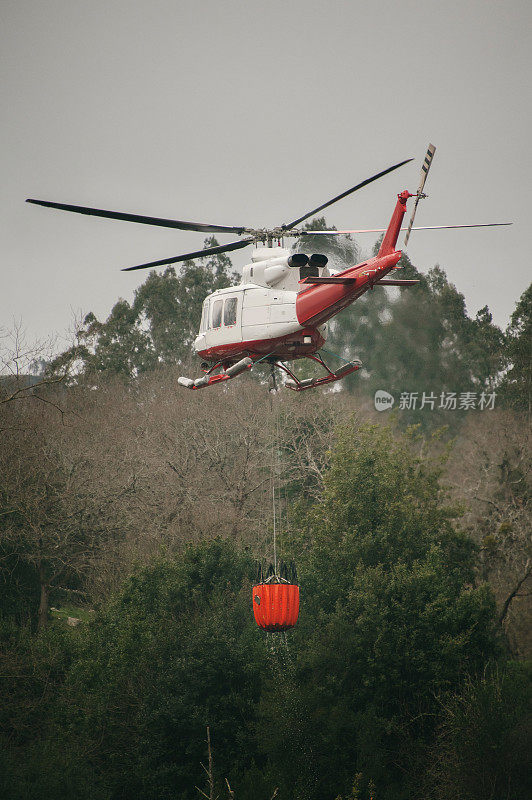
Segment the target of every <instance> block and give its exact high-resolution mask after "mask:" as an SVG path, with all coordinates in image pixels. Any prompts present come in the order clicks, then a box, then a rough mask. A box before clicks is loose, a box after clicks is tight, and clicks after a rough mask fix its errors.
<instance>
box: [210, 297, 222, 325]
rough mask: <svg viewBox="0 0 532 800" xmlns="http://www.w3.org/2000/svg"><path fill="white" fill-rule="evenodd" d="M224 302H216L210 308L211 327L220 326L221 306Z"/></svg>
mask: <svg viewBox="0 0 532 800" xmlns="http://www.w3.org/2000/svg"><path fill="white" fill-rule="evenodd" d="M223 303H224V301H223V300H217V301H216V302H215V304H214V305H213V307H212V327H213V328H219V327H220V325H221V324H222V306H223Z"/></svg>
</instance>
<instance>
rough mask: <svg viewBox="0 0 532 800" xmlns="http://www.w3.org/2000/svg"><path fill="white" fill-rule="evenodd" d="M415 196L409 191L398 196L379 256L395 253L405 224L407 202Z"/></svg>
mask: <svg viewBox="0 0 532 800" xmlns="http://www.w3.org/2000/svg"><path fill="white" fill-rule="evenodd" d="M413 196H414V195H412V194H410V192H409V191H407V189H405V190H404V192H401V194H398V195H397V203H396V206H395V210H394V212H393V214H392V218H391V220H390V224H389V225H388V228H387V229H386V233H385V234H384V239H383V240H382V244H381V246H380V249H379V252H378V253H377V256H389V255H390V254H391V253H395V247H396V245H397V238H398V236H399V231H400V230H401V225H402V223H403V217H404V215H405V212H406V201H407V200H408V198H409V197H413Z"/></svg>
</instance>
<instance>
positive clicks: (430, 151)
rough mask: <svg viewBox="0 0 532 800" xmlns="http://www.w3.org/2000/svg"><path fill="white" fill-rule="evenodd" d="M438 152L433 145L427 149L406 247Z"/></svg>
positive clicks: (406, 237) (407, 232) (405, 243)
mask: <svg viewBox="0 0 532 800" xmlns="http://www.w3.org/2000/svg"><path fill="white" fill-rule="evenodd" d="M435 152H436V148H435V147H434V145H433V144H429V146H428V148H427V152H426V153H425V160H424V161H423V164H422V165H421V181H420V183H419V187H418V190H417V196H416V202H415V203H414V208H413V210H412V216H411V217H410V222H409V223H408V229H407V231H406V236H405V242H404V245H403V246H404V247H406V246H407V244H408V240H409V238H410V231H411V230H412V225H413V224H414V217H415V216H416V211H417V206H418V203H419V201H420V200H421V197H422V196H423V187H424V186H425V181H426V180H427V175H428V174H429V169H430V165H431V164H432V159H433V158H434V153H435Z"/></svg>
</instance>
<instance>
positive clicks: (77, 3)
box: [0, 0, 532, 338]
mask: <svg viewBox="0 0 532 800" xmlns="http://www.w3.org/2000/svg"><path fill="white" fill-rule="evenodd" d="M0 9H1V12H0V13H1V19H0V54H1V60H2V109H3V123H2V126H1V131H0V136H1V148H0V153H1V156H0V157H1V159H2V169H1V173H0V174H1V215H0V219H1V225H2V264H1V271H2V288H1V290H0V326H5V327H11V326H12V323H13V319H15V320H20V319H22V322H23V324H24V326H25V327H26V329H27V331H28V334H29V336H30V337H41V338H42V337H46V336H48V335H50V334H52V333H57V334H60V335H62V334H64V333H65V331H66V330H67V329H68V328H69V326H70V325H71V323H72V318H73V315H76V316H79V315H80V314H84V313H87V312H88V311H94V312H95V313H96V315H97V316H99V317H100V318H103V319H105V317H106V316H107V315H108V313H109V312H110V310H111V308H112V306H113V304H114V303H115V302H116V300H117V299H118V298H119V297H125V298H127V299H128V300H131V299H132V297H133V292H134V290H135V288H136V287H137V286H138V285H139V284H140V283H142V282H143V281H144V280H145V278H146V277H147V274H146V273H143V272H136V273H135V272H134V273H123V272H120V268H121V267H125V266H130V265H132V264H138V263H141V262H143V261H150V260H154V259H157V258H164V257H169V256H172V255H177V254H179V253H183V252H187V251H189V250H195V249H199V248H201V246H202V244H203V237H202V235H201V234H199V233H186V232H181V231H174V230H165V229H163V228H152V227H147V226H144V225H134V224H131V223H126V222H118V221H111V220H102V219H97V218H90V217H84V216H78V215H75V214H67V213H65V212H61V211H52V210H49V209H44V208H40V207H37V206H31V205H28V204H25V203H24V200H25V198H26V197H36V198H41V199H48V200H53V201H57V202H64V203H73V204H79V205H88V206H97V207H100V208H106V209H111V210H117V211H129V212H133V213H140V214H150V215H154V216H162V217H174V218H177V219H185V220H186V219H188V220H194V221H208V222H213V223H218V224H228V225H248V226H263V225H276V224H280V223H282V222H285V221H288V220H290V219H294V218H295V217H297V216H299V215H301V214H303V213H304V212H305V211H307V210H309V209H310V208H313V207H315V206H317V205H319V204H320V203H322V202H325V201H326V200H328V199H329V198H330V197H332V196H334V195H336V194H338V193H340V192H341V191H343V190H344V189H346V188H348V187H349V186H351V185H353V184H355V183H357V182H359V181H360V180H363V179H364V178H366V177H368V176H369V175H372V174H374V173H375V172H378V171H380V170H381V169H384V168H386V167H387V166H389V165H391V164H393V163H395V162H397V161H400V160H402V159H405V158H409V157H412V156H413V157H415V158H416V161H415V162H412V164H409V165H407V166H406V167H403V168H402V169H400V170H398V171H397V172H395V173H393V174H391V175H389V176H386V177H385V178H383V179H382V180H381V181H379V182H377V183H375V184H373V185H372V186H370V187H368V188H366V189H364V190H362V191H360V192H358V193H357V194H355V195H353V196H351V197H349V198H347V199H346V200H343V201H341V202H340V203H338V204H337V205H336V206H333V207H332V208H331V209H329V210H328V212H327V220H328V222H329V224H335V225H336V226H337V227H342V228H366V227H382V226H385V225H386V224H387V223H388V220H389V217H390V214H391V211H392V209H393V206H394V202H395V195H396V194H397V192H398V191H400V190H402V189H403V188H405V187H408V188H409V189H410V190H412V191H414V190H415V189H416V187H417V184H418V180H419V169H420V162H421V159H422V157H423V155H424V153H425V150H426V147H427V144H428V142H429V141H432V142H433V143H434V144H435V145H436V146H437V152H436V156H435V159H434V162H433V165H432V170H431V174H430V176H429V180H428V183H427V187H426V191H427V192H428V194H429V195H430V197H429V199H428V200H426V201H425V202H424V203H423V204H422V205H421V206H420V210H419V212H418V216H417V219H416V224H419V225H432V224H435V225H438V224H439V225H443V224H466V223H473V222H496V221H501V222H505V221H513V222H514V225H513V227H511V228H494V229H491V230H490V229H487V230H483V229H479V230H463V231H452V230H451V231H441V232H440V231H424V232H419V233H414V234H413V235H412V238H411V240H410V242H409V248H408V253H409V255H410V257H411V259H412V261H413V262H414V264H415V265H416V266H417V267H418V268H419V269H421V270H422V271H426V270H428V269H430V267H431V266H433V265H434V264H436V263H439V264H440V265H441V266H442V267H443V268H444V269H445V270H446V272H447V274H448V276H449V278H450V280H451V281H452V282H453V283H455V285H456V286H457V288H458V289H459V290H460V291H461V292H463V293H464V295H465V297H466V301H467V307H468V310H469V313H470V314H475V313H476V311H477V310H478V309H479V308H481V307H482V306H484V305H486V304H487V305H488V306H489V307H490V309H491V311H492V312H493V315H494V318H495V321H496V322H497V323H498V324H499V325H501V326H506V324H507V322H508V319H509V316H510V314H511V313H512V311H513V309H514V307H515V303H516V301H517V299H518V298H519V296H520V294H521V293H522V292H523V291H524V289H525V288H526V287H527V285H528V284H529V282H530V280H531V269H530V255H529V238H530V237H529V229H530V219H529V218H530V202H531V197H530V186H531V185H532V174H531V172H532V170H531V161H530V143H529V140H530V129H531V97H530V84H531V52H532V48H531V47H530V30H531V29H532V3H530V2H529V0H527V1H525V0H523V2H520V1H519V0H507V2H504V3H503V2H486V0H484V1H483V2H476V0H474V1H471V0H461V2H454V1H453V2H449V1H448V0H439V2H433V1H432V0H423V2H413V0H401V2H391V0H388V2H379V1H378V0H377V1H375V0H374V1H373V2H371V3H370V2H367V0H365V1H364V2H360V1H359V0H357V1H356V2H354V1H352V2H347V0H344V2H336V1H335V0H329V2H323V0H320V2H316V0H305V1H303V0H284V2H278V1H277V0H268V2H264V0H257V1H255V0H247V1H246V2H236V0H223V2H221V1H220V0H205V1H204V2H202V0H195V2H188V0H173V1H172V2H170V1H169V0H149V2H148V0H143V1H142V2H138V0H129V1H128V2H126V1H125V0H105V1H104V2H102V1H101V0H90V2H87V0H83V2H81V0H40V1H39V2H37V0H33V2H28V0H15V1H12V0H2V2H1V4H0ZM219 238H220V241H230V240H231V239H234V238H235V237H234V236H229V237H222V236H220V237H219ZM361 243H362V244H363V246H367V248H368V249H369V248H370V247H371V245H372V239H371V238H369V237H367V238H366V239H364V240H362V239H361ZM250 253H251V250H244V251H242V252H241V253H239V254H238V255H237V257H235V259H234V261H235V264H237V265H239V266H241V265H242V264H243V263H245V261H246V260H247V258H246V254H250ZM346 266H347V265H346Z"/></svg>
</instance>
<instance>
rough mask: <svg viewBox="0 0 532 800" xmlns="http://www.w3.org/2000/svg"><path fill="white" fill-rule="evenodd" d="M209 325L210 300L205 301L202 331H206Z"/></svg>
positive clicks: (201, 324)
mask: <svg viewBox="0 0 532 800" xmlns="http://www.w3.org/2000/svg"><path fill="white" fill-rule="evenodd" d="M208 327H209V301H208V300H206V301H205V302H204V303H203V312H202V315H201V323H200V331H201V332H203V331H206V330H207V328H208Z"/></svg>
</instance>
